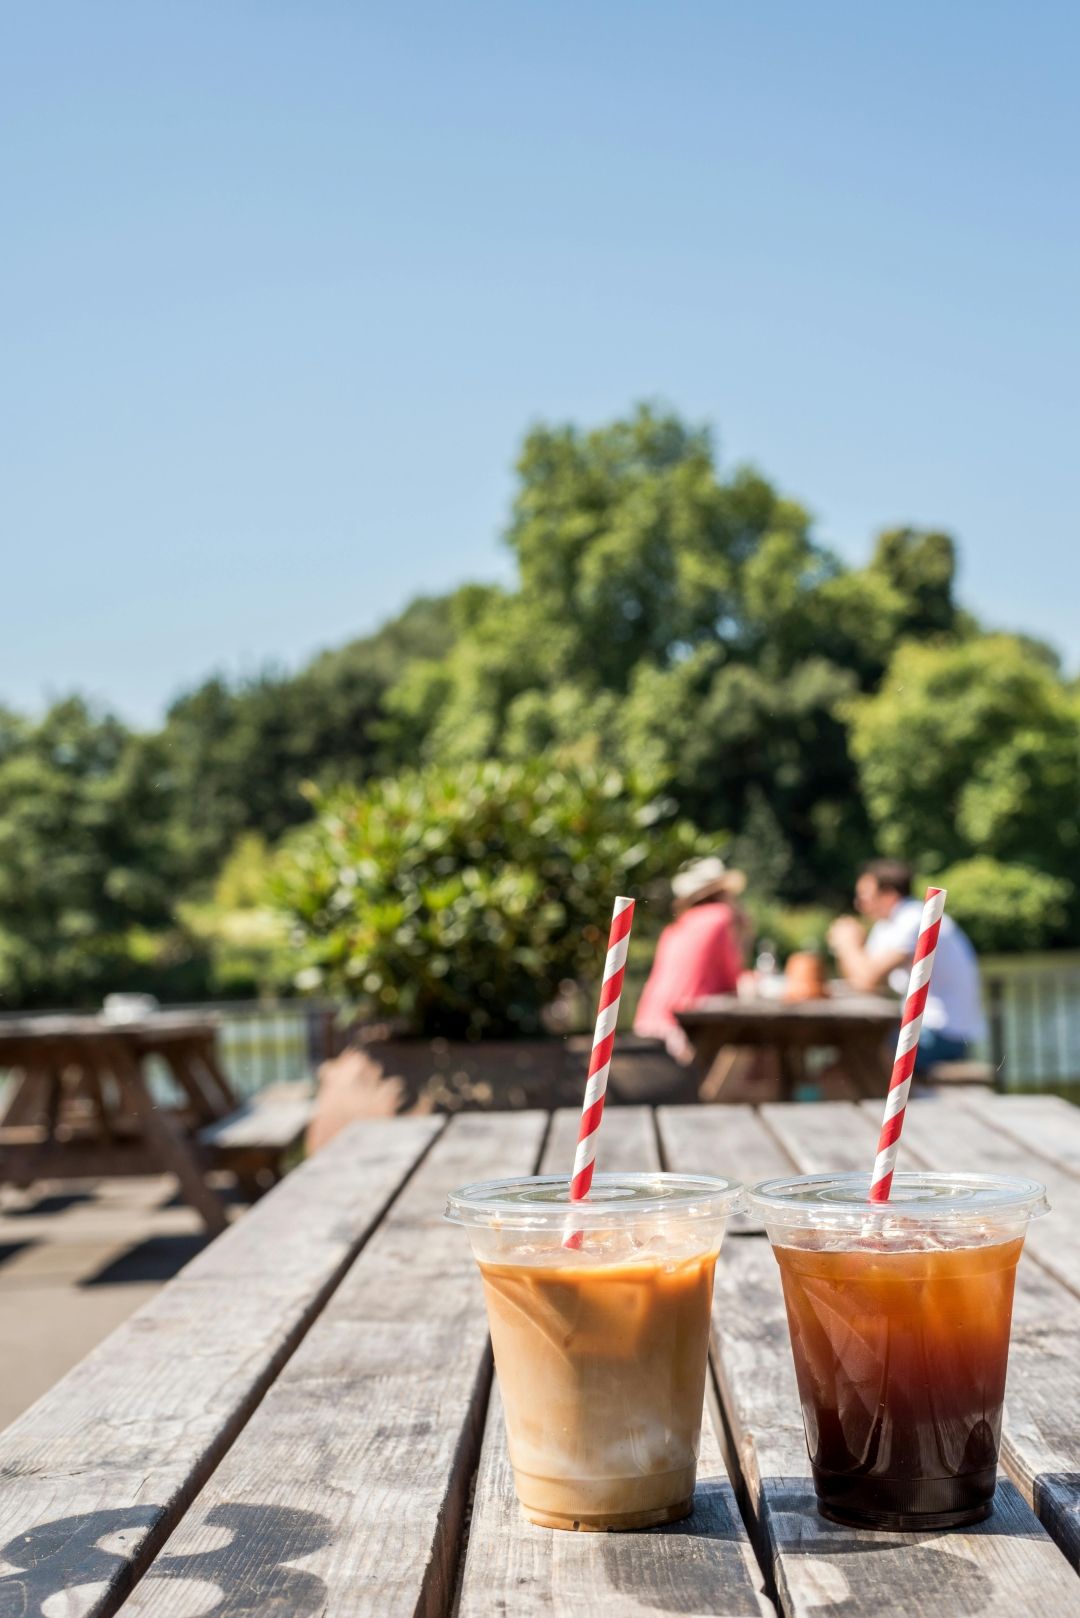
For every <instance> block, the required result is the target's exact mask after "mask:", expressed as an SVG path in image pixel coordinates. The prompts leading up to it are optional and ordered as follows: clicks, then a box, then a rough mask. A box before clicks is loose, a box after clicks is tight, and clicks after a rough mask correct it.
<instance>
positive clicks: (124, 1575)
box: [0, 1118, 445, 1618]
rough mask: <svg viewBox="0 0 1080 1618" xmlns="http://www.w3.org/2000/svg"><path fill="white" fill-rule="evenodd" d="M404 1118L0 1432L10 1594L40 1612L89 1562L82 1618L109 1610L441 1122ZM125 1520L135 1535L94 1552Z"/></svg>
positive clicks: (221, 1249) (353, 1141)
mask: <svg viewBox="0 0 1080 1618" xmlns="http://www.w3.org/2000/svg"><path fill="white" fill-rule="evenodd" d="M403 1122H406V1123H407V1128H406V1129H405V1130H401V1129H399V1128H397V1127H396V1124H395V1123H389V1122H384V1121H382V1120H379V1121H376V1122H375V1123H373V1124H372V1125H366V1124H359V1125H354V1126H353V1127H352V1128H351V1129H350V1130H348V1131H346V1132H345V1134H343V1135H342V1136H341V1137H339V1139H338V1140H336V1141H335V1142H333V1143H331V1145H330V1146H329V1147H327V1148H326V1149H325V1150H324V1151H323V1152H322V1153H321V1154H320V1155H319V1156H318V1157H317V1158H314V1159H312V1160H311V1161H310V1162H309V1163H307V1164H304V1165H303V1166H302V1167H301V1168H300V1169H298V1170H297V1171H296V1172H295V1173H294V1174H292V1175H290V1176H289V1177H288V1178H287V1179H286V1181H284V1182H283V1184H282V1185H281V1186H279V1187H278V1188H276V1189H275V1190H274V1191H273V1192H271V1193H270V1194H269V1195H268V1196H267V1197H265V1198H264V1199H263V1200H262V1202H260V1203H259V1204H258V1205H257V1206H256V1207H255V1208H254V1209H252V1210H251V1211H250V1212H249V1213H248V1214H246V1215H245V1216H244V1217H243V1219H242V1220H240V1221H238V1222H237V1223H236V1224H235V1225H233V1226H231V1227H230V1229H229V1231H228V1232H227V1233H226V1234H225V1235H223V1236H222V1237H220V1238H218V1240H217V1241H216V1242H214V1243H212V1244H211V1246H210V1247H208V1248H206V1249H204V1251H203V1252H202V1253H200V1254H199V1255H198V1257H197V1258H195V1259H194V1260H193V1261H192V1262H191V1263H190V1264H189V1265H187V1266H186V1268H185V1269H184V1270H183V1271H181V1273H180V1275H178V1276H177V1277H176V1278H175V1279H174V1280H173V1281H172V1282H170V1284H169V1285H168V1286H167V1287H166V1288H164V1289H163V1290H162V1291H161V1292H160V1293H158V1294H157V1296H156V1297H154V1298H152V1299H151V1300H150V1301H149V1303H147V1304H145V1305H144V1306H143V1308H142V1309H140V1310H138V1311H137V1312H136V1313H135V1314H134V1315H133V1316H132V1317H131V1318H130V1319H129V1320H128V1321H126V1322H125V1323H124V1324H123V1325H122V1326H120V1327H118V1328H117V1330H116V1331H115V1332H114V1333H113V1334H112V1335H111V1336H110V1337H108V1338H106V1339H105V1341H104V1342H103V1343H101V1344H99V1345H98V1347H97V1348H96V1349H94V1350H93V1351H92V1352H91V1353H90V1354H89V1355H87V1357H86V1358H85V1359H84V1360H83V1361H82V1362H81V1363H80V1364H79V1365H77V1366H76V1367H75V1368H74V1369H73V1370H72V1371H71V1372H69V1373H68V1375H67V1376H65V1377H64V1378H62V1379H61V1381H60V1382H58V1383H57V1384H56V1385H55V1387H53V1388H51V1389H50V1390H49V1391H48V1392H47V1393H46V1394H44V1395H43V1396H42V1398H41V1399H39V1400H38V1401H37V1402H36V1403H35V1404H34V1405H32V1406H31V1407H30V1409H29V1410H28V1411H26V1412H24V1413H23V1415H22V1416H20V1417H19V1418H18V1419H17V1420H16V1421H14V1422H13V1423H12V1424H11V1425H10V1426H9V1427H8V1428H7V1429H6V1431H5V1432H4V1433H3V1434H0V1563H2V1562H7V1563H8V1564H9V1566H10V1567H12V1568H13V1569H14V1571H9V1572H8V1573H7V1575H6V1578H5V1579H4V1580H3V1581H2V1582H0V1592H2V1593H3V1596H4V1598H5V1599H11V1600H17V1601H19V1602H22V1603H23V1604H24V1606H25V1610H26V1611H27V1612H36V1611H38V1610H39V1608H43V1607H44V1605H45V1603H46V1602H48V1601H49V1599H50V1597H52V1596H55V1595H57V1594H58V1593H59V1592H60V1591H63V1590H65V1589H67V1588H69V1586H70V1585H71V1584H72V1583H73V1582H74V1581H73V1574H74V1572H75V1571H76V1570H77V1569H78V1568H80V1567H86V1566H91V1567H93V1568H94V1569H95V1577H94V1578H93V1580H82V1581H79V1582H80V1583H82V1582H86V1583H88V1584H89V1583H92V1584H93V1586H94V1588H93V1590H92V1591H90V1592H89V1593H88V1594H87V1596H86V1599H85V1602H84V1603H83V1604H82V1605H81V1607H80V1609H79V1611H80V1618H111V1615H112V1614H114V1613H115V1612H116V1611H117V1610H118V1608H119V1606H120V1604H121V1603H122V1602H123V1601H124V1600H125V1599H126V1597H127V1596H128V1594H129V1593H130V1591H131V1590H132V1589H133V1588H136V1589H137V1588H138V1583H139V1580H140V1579H141V1578H142V1576H143V1575H144V1573H145V1572H146V1571H147V1569H148V1568H149V1567H150V1566H152V1565H153V1560H154V1558H155V1557H156V1556H157V1554H158V1552H159V1551H160V1549H161V1547H162V1546H163V1544H164V1543H165V1542H166V1540H167V1539H168V1537H169V1536H170V1535H171V1534H172V1533H173V1532H174V1531H175V1529H176V1527H177V1525H178V1523H179V1522H181V1521H182V1520H183V1517H184V1513H185V1512H186V1511H187V1510H188V1508H189V1507H190V1505H191V1503H192V1501H193V1500H194V1499H195V1498H196V1497H197V1496H198V1494H199V1492H200V1491H201V1490H202V1489H203V1488H205V1487H206V1486H207V1484H208V1482H209V1481H210V1480H211V1479H212V1478H213V1476H214V1474H215V1472H216V1471H217V1470H218V1468H219V1467H220V1465H221V1464H222V1462H223V1460H225V1459H226V1458H227V1456H228V1454H229V1452H230V1450H231V1448H232V1447H233V1445H234V1444H235V1443H236V1442H237V1440H238V1438H239V1437H240V1436H241V1435H242V1434H243V1432H244V1431H245V1430H246V1428H247V1426H248V1424H249V1423H250V1421H251V1419H252V1418H253V1416H254V1415H255V1414H256V1413H257V1411H258V1409H259V1408H260V1406H261V1403H262V1401H263V1399H264V1397H265V1395H266V1392H267V1390H268V1388H270V1387H271V1385H273V1384H274V1382H275V1379H276V1378H277V1377H278V1376H279V1374H280V1372H281V1371H282V1369H283V1367H284V1366H286V1365H287V1364H288V1363H289V1362H290V1361H291V1360H292V1358H293V1357H294V1356H295V1354H296V1352H297V1351H298V1349H299V1348H300V1347H301V1345H302V1343H303V1341H304V1339H305V1338H306V1337H307V1335H308V1334H309V1332H310V1330H311V1328H312V1326H313V1325H314V1324H315V1323H316V1321H317V1320H318V1318H319V1316H320V1314H321V1313H322V1311H323V1310H324V1309H325V1307H326V1306H327V1304H328V1303H329V1301H330V1299H331V1298H332V1297H333V1295H334V1293H335V1292H336V1291H337V1290H338V1289H339V1288H340V1286H341V1284H342V1282H343V1281H344V1279H345V1278H346V1276H347V1275H348V1273H349V1271H350V1269H351V1268H352V1266H353V1264H354V1262H355V1260H356V1259H357V1257H358V1256H359V1254H360V1253H361V1252H362V1251H363V1249H364V1247H365V1246H366V1244H367V1242H368V1241H369V1240H370V1238H371V1237H372V1236H373V1235H374V1234H375V1232H376V1230H377V1229H378V1228H379V1225H380V1221H381V1219H382V1218H383V1216H384V1215H385V1213H386V1211H387V1209H388V1208H390V1207H392V1206H393V1205H394V1203H395V1202H396V1201H397V1199H398V1198H399V1196H400V1195H401V1194H402V1193H403V1192H404V1190H405V1188H406V1187H407V1185H408V1184H409V1182H410V1181H411V1179H412V1178H413V1177H414V1175H415V1174H416V1173H417V1172H418V1171H419V1169H420V1167H421V1165H422V1163H423V1162H424V1160H425V1158H426V1157H427V1156H428V1154H429V1152H430V1150H431V1149H432V1147H433V1145H434V1143H435V1142H436V1140H437V1139H438V1138H439V1136H440V1135H441V1134H442V1133H443V1132H444V1129H445V1123H444V1121H443V1120H441V1119H433V1118H432V1119H428V1118H424V1119H412V1120H407V1121H403ZM386 1129H390V1130H391V1131H394V1133H393V1134H392V1135H384V1134H383V1133H382V1132H383V1131H384V1130H386ZM372 1131H374V1133H372ZM376 1143H378V1144H377V1149H376ZM358 1145H359V1148H360V1149H359V1150H358ZM369 1150H370V1157H368V1152H369ZM365 1159H367V1162H366V1166H367V1173H368V1184H367V1186H366V1187H363V1186H361V1185H360V1182H359V1177H358V1166H359V1164H360V1163H363V1162H365ZM312 1187H321V1196H320V1192H319V1191H318V1190H313V1189H312V1190H310V1197H311V1201H310V1202H309V1201H308V1200H307V1197H306V1195H305V1193H309V1188H312ZM301 1207H303V1208H304V1217H303V1218H300V1217H298V1215H299V1209H300V1208H301ZM312 1208H314V1209H315V1210H316V1213H317V1217H315V1218H312V1216H311V1210H312ZM294 1209H295V1210H296V1211H294ZM268 1231H269V1232H271V1233H276V1237H277V1239H276V1241H274V1240H273V1237H272V1236H268V1235H267V1234H266V1233H267V1232H268ZM262 1240H266V1241H269V1242H270V1243H271V1246H272V1247H273V1249H274V1255H275V1258H276V1271H275V1273H274V1274H273V1275H271V1274H267V1275H262V1276H261V1277H260V1276H258V1275H256V1276H255V1277H254V1279H256V1280H258V1281H260V1283H261V1285H262V1288H263V1298H262V1305H261V1307H255V1308H252V1306H251V1300H250V1299H249V1298H248V1297H247V1296H245V1281H250V1280H251V1279H252V1276H251V1272H250V1269H248V1270H246V1269H245V1264H244V1258H243V1255H244V1254H245V1252H247V1253H253V1252H254V1251H255V1250H256V1249H257V1248H258V1246H259V1244H260V1242H261V1241H262ZM290 1244H291V1245H292V1247H293V1249H295V1254H296V1257H295V1260H293V1261H291V1262H290V1256H289V1252H290ZM237 1253H239V1255H240V1257H239V1258H236V1257H234V1256H233V1255H235V1254H237ZM275 1285H276V1287H277V1293H276V1295H275V1291H274V1286H275ZM88 1445H91V1446H96V1448H97V1451H98V1454H99V1456H100V1460H99V1463H98V1465H97V1466H96V1467H95V1466H92V1465H89V1464H88V1462H87V1454H86V1451H87V1446H88ZM60 1525H63V1531H61V1529H60ZM121 1530H122V1531H123V1534H124V1543H123V1548H122V1549H120V1550H116V1551H115V1552H112V1553H109V1554H107V1555H95V1553H94V1549H93V1547H94V1545H95V1543H96V1541H97V1540H98V1539H99V1538H101V1537H102V1536H103V1535H105V1534H116V1533H118V1532H119V1531H121ZM39 1544H40V1546H41V1547H43V1548H39V1549H36V1548H35V1547H37V1546H39ZM3 1610H7V1609H6V1607H5V1608H4V1609H3ZM17 1610H23V1609H22V1608H21V1607H20V1608H18V1609H17Z"/></svg>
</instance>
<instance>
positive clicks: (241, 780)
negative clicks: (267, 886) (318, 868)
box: [145, 588, 486, 883]
mask: <svg viewBox="0 0 1080 1618" xmlns="http://www.w3.org/2000/svg"><path fill="white" fill-rule="evenodd" d="M482 593H483V594H486V592H482ZM462 594H463V595H464V596H465V597H467V598H471V596H473V595H474V594H475V589H474V588H470V589H467V590H466V591H464V592H462ZM453 605H454V603H453V598H444V599H432V598H427V597H421V598H420V599H418V600H416V601H414V602H413V603H412V605H411V606H409V607H408V608H406V610H405V612H403V613H402V614H401V616H400V617H398V618H396V619H393V620H392V621H391V622H390V623H388V624H386V625H385V626H384V627H383V628H382V629H380V630H379V631H378V633H377V634H375V635H371V636H369V637H367V638H366V639H363V640H357V641H353V642H352V643H351V644H350V645H348V646H343V647H341V648H339V649H338V650H336V651H332V652H324V653H323V654H322V655H321V656H320V657H317V658H316V659H315V660H314V662H312V663H310V664H309V665H308V666H307V667H306V668H305V669H303V670H301V672H300V673H299V674H297V675H292V676H289V675H283V674H263V675H260V676H258V677H257V678H256V679H252V680H248V681H244V682H241V683H240V684H239V685H236V686H232V685H230V684H229V683H228V682H227V681H225V680H224V679H222V678H221V677H219V676H215V677H214V678H212V679H210V680H207V681H206V682H205V683H204V684H203V685H201V686H199V687H198V688H197V689H196V690H195V691H192V692H190V693H189V694H188V695H186V696H184V697H181V698H180V699H179V700H178V701H177V702H175V703H174V704H173V706H172V708H171V709H170V711H169V715H168V718H167V720H166V724H165V728H164V730H163V731H162V733H161V734H160V736H158V737H154V738H152V739H149V740H148V741H147V742H146V744H145V745H146V747H147V748H148V750H149V751H150V753H151V755H152V756H153V758H154V759H155V761H156V764H157V769H158V773H159V775H160V778H161V780H162V782H163V784H164V787H165V790H166V792H167V795H168V798H169V802H170V806H171V825H170V830H171V836H172V841H173V845H174V848H175V852H176V857H177V862H178V865H179V867H180V869H181V871H182V873H183V876H184V879H185V881H186V882H187V883H192V882H196V883H197V882H207V881H209V880H210V879H212V878H213V876H214V873H215V872H216V871H217V869H218V867H219V865H220V863H221V861H222V860H223V859H224V858H225V857H226V855H227V854H228V852H229V850H230V849H232V848H233V846H234V845H235V843H236V840H237V838H238V837H239V836H240V834H241V833H242V832H245V831H255V832H257V833H258V834H259V835H260V836H262V837H264V838H266V839H268V840H269V841H275V840H276V839H277V838H279V837H280V836H281V834H282V833H283V832H284V831H286V830H287V829H288V828H289V827H290V826H293V825H296V824H297V823H298V822H299V821H302V820H305V819H306V818H307V817H308V815H309V814H310V809H309V806H308V802H307V800H306V799H305V797H304V796H303V792H302V788H303V785H304V783H305V782H306V781H308V780H313V781H316V782H320V783H322V784H323V785H330V784H332V783H333V782H335V781H361V780H364V779H366V778H367V777H368V776H370V775H371V774H372V773H373V772H375V771H376V770H380V769H383V768H384V767H386V766H387V764H391V765H392V764H393V763H394V762H396V759H395V758H394V757H392V756H391V757H390V758H387V757H386V756H384V755H385V748H384V743H383V738H382V729H381V727H382V726H383V724H384V722H385V719H386V713H385V705H384V701H383V698H384V694H385V692H386V690H387V688H388V687H389V686H390V685H391V684H392V683H393V682H394V681H395V680H396V679H397V677H398V676H399V675H400V674H401V672H402V670H403V669H404V668H405V667H406V666H407V665H408V664H409V662H410V661H411V660H412V659H414V658H425V657H426V658H434V657H439V656H441V655H442V654H443V653H444V652H445V651H446V650H447V649H448V647H449V646H450V644H451V643H452V640H453V638H454V634H455V627H454V620H453ZM401 756H402V757H406V756H407V754H402V755H401Z"/></svg>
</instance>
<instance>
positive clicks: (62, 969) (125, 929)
mask: <svg viewBox="0 0 1080 1618" xmlns="http://www.w3.org/2000/svg"><path fill="white" fill-rule="evenodd" d="M167 808H168V806H167V803H166V802H165V801H164V799H163V798H162V795H161V793H160V791H159V787H158V783H157V780H156V778H155V774H154V771H153V768H152V763H151V760H150V758H149V756H148V754H147V753H146V751H145V750H144V749H143V748H142V747H140V745H139V744H138V742H137V740H136V738H134V737H132V735H131V734H130V733H129V732H128V731H127V730H126V728H125V727H124V726H123V725H122V724H121V723H120V721H119V720H117V719H115V718H113V717H111V716H110V715H108V714H105V715H98V714H95V713H94V712H93V711H92V710H91V709H90V708H89V707H88V706H87V705H86V704H85V703H84V702H83V701H82V700H80V699H79V698H75V697H72V698H68V699H66V700H65V701H62V702H59V703H57V704H56V705H55V706H54V707H53V708H51V709H50V710H49V712H48V713H47V714H46V715H45V716H44V718H43V719H42V720H41V721H40V722H38V723H37V724H33V723H30V722H27V721H19V720H16V719H13V718H12V716H11V715H3V716H0V1001H2V1002H3V1003H5V1004H7V1005H9V1006H25V1005H36V1004H57V1003H60V1004H64V1003H68V1004H71V1003H79V1004H83V1003H87V1002H90V1001H93V1000H95V999H99V998H100V996H101V994H102V993H104V992H106V991H107V990H108V989H112V988H115V987H117V981H116V979H117V975H118V974H122V973H123V971H124V969H125V964H126V963H128V962H129V958H130V948H131V935H132V933H133V932H134V931H135V930H137V929H155V928H163V927H167V926H168V924H169V922H170V915H171V908H170V907H171V898H172V890H171V881H170V875H171V873H170V868H169V858H168V847H167V836H166V821H167Z"/></svg>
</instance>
